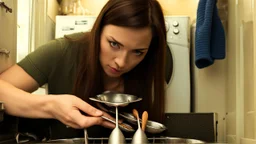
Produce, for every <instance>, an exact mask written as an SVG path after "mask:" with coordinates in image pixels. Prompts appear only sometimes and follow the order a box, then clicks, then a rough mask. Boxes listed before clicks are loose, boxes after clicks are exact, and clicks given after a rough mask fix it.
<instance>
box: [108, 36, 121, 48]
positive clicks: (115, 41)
mask: <svg viewBox="0 0 256 144" xmlns="http://www.w3.org/2000/svg"><path fill="white" fill-rule="evenodd" d="M110 37H111V38H112V39H113V40H114V41H115V42H116V43H118V44H119V45H121V46H122V47H124V45H123V44H122V43H120V42H118V41H117V40H116V39H114V38H113V37H112V36H110Z"/></svg>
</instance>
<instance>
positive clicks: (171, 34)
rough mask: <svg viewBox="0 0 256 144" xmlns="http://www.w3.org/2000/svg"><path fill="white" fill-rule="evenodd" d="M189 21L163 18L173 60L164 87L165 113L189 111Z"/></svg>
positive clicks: (184, 18)
mask: <svg viewBox="0 0 256 144" xmlns="http://www.w3.org/2000/svg"><path fill="white" fill-rule="evenodd" d="M189 20H190V19H189V17H188V16H165V23H166V30H167V45H168V47H169V49H170V51H171V53H172V60H173V70H172V76H171V79H170V81H169V82H168V83H167V87H166V101H165V112H166V113H187V112H190V111H191V110H190V106H191V97H190V56H189V55H190V54H189V51H190V49H189V48H190V21H189ZM167 71H168V70H167Z"/></svg>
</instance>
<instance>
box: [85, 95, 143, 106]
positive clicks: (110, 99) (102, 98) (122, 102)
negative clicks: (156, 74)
mask: <svg viewBox="0 0 256 144" xmlns="http://www.w3.org/2000/svg"><path fill="white" fill-rule="evenodd" d="M90 100H92V101H96V102H100V103H104V104H106V105H107V106H121V107H124V106H127V105H128V104H130V103H133V102H138V101H140V100H142V98H139V97H137V96H134V95H129V94H122V93H114V92H105V93H103V94H100V95H97V96H96V97H95V98H94V97H92V98H90Z"/></svg>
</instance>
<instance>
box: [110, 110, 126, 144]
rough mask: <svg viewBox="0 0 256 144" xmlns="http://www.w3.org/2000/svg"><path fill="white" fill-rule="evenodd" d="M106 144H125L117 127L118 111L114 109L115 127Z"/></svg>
mask: <svg viewBox="0 0 256 144" xmlns="http://www.w3.org/2000/svg"><path fill="white" fill-rule="evenodd" d="M108 144H125V137H124V135H123V133H122V131H121V130H120V129H119V127H118V109H117V107H116V127H115V128H114V130H113V131H112V132H111V134H110V136H109V139H108Z"/></svg>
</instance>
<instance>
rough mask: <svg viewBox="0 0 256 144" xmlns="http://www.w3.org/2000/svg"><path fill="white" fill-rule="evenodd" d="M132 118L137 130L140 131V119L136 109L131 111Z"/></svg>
mask: <svg viewBox="0 0 256 144" xmlns="http://www.w3.org/2000/svg"><path fill="white" fill-rule="evenodd" d="M132 113H133V116H134V117H135V118H136V119H137V122H138V128H139V129H140V117H139V113H138V111H137V110H136V109H133V110H132Z"/></svg>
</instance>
